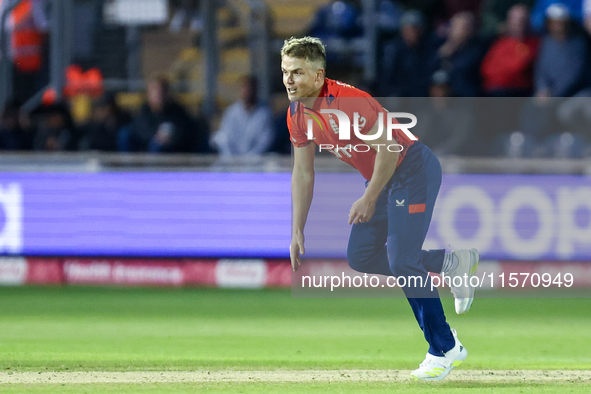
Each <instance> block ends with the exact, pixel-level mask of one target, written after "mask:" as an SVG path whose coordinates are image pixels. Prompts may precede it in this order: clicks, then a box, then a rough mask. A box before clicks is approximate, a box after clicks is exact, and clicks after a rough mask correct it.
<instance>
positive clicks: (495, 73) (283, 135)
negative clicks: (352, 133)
mask: <svg viewBox="0 0 591 394" xmlns="http://www.w3.org/2000/svg"><path fill="white" fill-rule="evenodd" d="M182 4H183V5H185V8H187V9H188V10H193V11H191V12H192V13H191V12H189V11H187V13H186V14H179V13H177V14H175V16H174V17H173V22H174V21H175V18H176V19H179V21H181V22H182V23H186V21H188V20H190V21H193V22H191V23H194V24H196V25H199V23H198V20H199V17H198V13H197V11H194V10H196V9H197V5H196V4H198V2H196V1H183V2H182ZM187 15H192V16H191V17H189V16H187ZM191 18H193V19H191ZM363 18H364V15H363V7H362V6H361V3H360V2H359V1H355V0H333V1H331V2H329V3H327V4H325V5H323V6H321V7H319V9H318V10H317V13H316V15H315V17H314V20H313V22H312V24H311V25H310V26H308V27H307V30H306V31H304V32H303V33H305V34H310V35H314V36H317V37H320V38H322V39H323V40H324V42H325V44H326V45H327V69H328V77H333V78H334V77H337V78H338V73H337V71H338V70H339V68H342V67H343V65H346V67H348V68H355V66H356V65H359V64H362V63H363V62H362V61H360V60H359V57H358V56H356V54H355V51H356V50H357V49H359V42H362V41H360V39H362V38H363V37H364V26H365V24H364V23H363V21H364V20H363ZM374 20H375V23H377V25H378V44H379V45H378V53H377V65H378V66H377V77H376V78H375V80H374V81H363V80H361V79H360V80H358V81H355V80H353V81H350V80H346V82H352V83H356V84H358V85H359V87H361V88H364V89H366V90H369V91H370V92H371V93H372V94H373V95H374V96H379V97H400V98H406V99H405V100H399V101H397V102H394V103H393V105H394V106H395V107H396V108H397V109H401V110H409V111H411V112H413V113H416V114H417V116H418V117H419V119H420V120H421V122H420V123H421V125H420V126H417V129H416V130H415V131H416V134H417V135H418V136H419V138H420V139H421V140H423V141H424V142H425V143H426V144H427V145H429V146H430V147H431V148H432V149H433V150H434V151H436V153H439V154H443V155H445V154H457V155H470V156H473V155H503V156H559V157H583V156H588V155H590V154H591V149H589V148H588V147H591V98H590V97H591V56H590V55H591V0H562V1H561V2H559V3H558V2H555V0H522V1H515V0H422V1H419V0H400V1H394V0H380V1H378V9H377V14H376V15H375V18H374ZM183 21H185V22H183ZM181 22H179V23H181ZM175 23H176V22H175ZM345 59H346V61H345ZM333 70H336V71H333ZM277 95H280V96H282V97H284V96H285V94H284V93H283V92H281V93H278V94H277ZM115 97H116V96H115V95H114V94H105V95H103V96H102V97H100V98H97V99H95V100H94V102H93V103H92V107H91V108H92V109H91V115H90V116H88V117H87V120H86V121H85V122H84V123H79V122H76V121H74V120H73V117H72V115H71V109H70V107H69V105H68V104H67V103H65V102H60V101H57V102H51V103H48V104H45V105H42V106H40V107H39V108H37V109H36V110H35V111H33V112H30V113H26V112H24V111H22V110H21V108H20V103H19V102H12V103H9V104H8V105H7V106H6V107H5V108H4V109H3V111H2V114H1V118H0V149H4V150H40V151H42V150H47V151H78V150H99V151H107V152H109V151H111V152H117V151H119V152H186V153H218V154H220V155H222V156H241V155H260V154H263V153H267V152H276V153H279V154H289V153H290V142H289V134H288V131H287V126H286V122H285V119H286V118H285V115H286V109H287V104H288V103H287V102H286V101H285V98H283V100H279V101H278V102H279V103H280V105H274V103H262V102H261V101H260V100H259V98H258V94H257V81H256V79H255V78H254V77H251V76H245V77H244V78H243V79H242V81H241V90H240V99H239V100H238V101H237V102H236V103H234V104H232V105H230V106H229V107H228V108H226V109H225V110H224V111H223V113H221V114H220V117H219V121H218V122H210V121H211V120H210V119H205V118H203V117H201V116H192V115H190V113H189V111H187V110H186V108H184V107H183V106H182V105H180V104H179V103H178V102H177V101H176V100H175V98H174V94H173V93H172V92H171V88H170V85H169V82H168V81H167V80H166V79H165V78H162V77H158V78H154V79H152V80H150V81H149V82H148V83H147V89H146V100H145V103H144V104H143V105H142V106H141V108H140V109H139V110H138V111H136V112H135V113H133V114H131V113H128V112H126V111H125V110H123V109H122V108H121V107H120V106H119V105H118V104H117V100H116V99H115ZM421 97H422V98H424V97H430V98H431V99H432V100H431V101H428V99H418V98H421ZM472 97H492V98H504V100H505V101H497V103H499V105H495V106H494V107H495V108H494V110H492V109H490V108H488V109H487V108H484V109H482V108H477V107H478V105H479V104H478V103H479V102H478V100H463V98H472ZM413 98H417V100H415V101H413ZM517 98H527V99H525V100H524V99H521V100H518V99H517ZM555 98H562V99H560V100H557V99H555ZM514 99H515V100H518V101H515V100H514ZM487 103H490V102H485V103H484V104H483V105H484V106H487V105H489V104H487ZM487 110H488V112H490V114H488V115H487V114H485V115H484V116H478V111H481V112H482V111H484V112H487ZM481 115H482V114H481ZM487 116H488V118H487ZM499 118H511V119H513V121H512V122H509V123H505V124H503V126H502V127H500V126H499V127H496V126H498V125H499V124H500V123H499V122H498V119H499ZM482 119H485V121H483V120H482ZM487 119H488V120H487Z"/></svg>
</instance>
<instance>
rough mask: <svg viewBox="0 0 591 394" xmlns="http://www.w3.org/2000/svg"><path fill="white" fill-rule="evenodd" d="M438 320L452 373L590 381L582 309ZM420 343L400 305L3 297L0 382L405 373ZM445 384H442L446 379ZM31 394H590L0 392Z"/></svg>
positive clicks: (67, 294) (65, 387)
mask: <svg viewBox="0 0 591 394" xmlns="http://www.w3.org/2000/svg"><path fill="white" fill-rule="evenodd" d="M443 302H444V307H445V309H446V311H447V312H448V313H447V317H448V321H449V322H450V324H451V326H452V327H454V328H456V329H457V331H458V333H459V337H460V339H461V340H462V342H463V343H464V345H465V346H466V348H467V349H468V350H469V352H470V355H469V357H468V359H467V360H466V362H465V363H464V364H463V365H462V366H461V367H460V368H459V369H458V370H457V371H460V370H479V369H498V370H509V369H516V370H589V369H591V300H590V299H585V298H581V299H493V298H488V299H484V298H483V299H477V300H476V301H475V302H474V305H473V308H472V310H471V311H470V313H468V314H466V315H463V316H458V315H456V314H455V313H453V304H452V303H453V300H451V299H444V300H443ZM426 351H427V347H426V343H425V342H424V339H423V337H422V334H421V333H420V331H419V329H418V326H417V324H416V322H415V320H414V317H413V315H412V311H411V309H410V307H409V306H408V304H407V302H406V300H404V299H292V298H291V297H290V293H289V291H286V290H253V291H246V290H217V289H120V288H76V287H68V288H34V287H25V288H0V368H1V371H0V374H3V375H4V376H6V375H7V374H19V373H22V372H35V373H38V372H53V371H204V370H207V371H212V372H213V371H237V370H242V371H244V370H248V371H260V370H263V371H279V372H282V373H288V374H289V372H290V371H303V370H310V369H315V370H400V369H402V370H409V369H414V368H416V367H417V366H418V364H419V363H420V362H421V361H422V360H423V357H424V355H425V352H426ZM455 372H456V371H454V372H452V375H450V377H451V376H453V374H454V373H455ZM1 379H2V378H1V377H0V391H1V392H6V393H16V392H31V393H47V392H65V393H70V392H71V393H78V392H88V393H95V392H101V393H102V392H105V393H122V392H140V393H144V392H145V393H156V392H165V393H172V392H224V393H226V392H228V393H230V392H232V393H233V392H244V393H250V392H255V393H258V392H273V393H274V392H277V393H279V392H301V393H314V392H323V393H327V392H328V393H333V392H334V393H363V392H392V391H397V392H409V393H410V392H441V391H445V392H446V393H447V392H450V393H454V392H458V393H489V392H492V391H494V392H495V393H496V392H500V393H513V392H531V393H554V392H558V391H560V392H571V393H588V392H591V381H589V380H585V379H583V380H572V379H570V380H565V381H554V382H547V383H543V382H532V381H528V382H520V381H517V380H513V381H510V382H506V381H499V382H494V381H486V382H479V381H457V380H454V381H451V380H450V381H444V382H440V383H436V384H425V383H415V382H412V381H410V380H409V381H397V382H385V381H377V382H371V381H368V382H363V381H361V382H359V381H357V382H347V381H338V382H314V381H305V382H257V381H237V382H203V383H200V382H189V383H184V382H182V381H179V382H176V383H166V384H165V383H139V382H138V383H94V384H91V383H88V384H84V383H67V384H65V383H64V384H53V383H52V384H24V383H23V384H9V383H1V382H2V380H1Z"/></svg>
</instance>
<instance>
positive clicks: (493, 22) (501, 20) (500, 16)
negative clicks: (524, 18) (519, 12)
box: [481, 0, 535, 38]
mask: <svg viewBox="0 0 591 394" xmlns="http://www.w3.org/2000/svg"><path fill="white" fill-rule="evenodd" d="M534 3H535V0H518V1H516V0H484V1H483V3H482V10H481V18H482V29H481V33H482V35H483V36H484V37H486V38H489V37H496V36H498V35H506V34H508V32H507V24H506V23H505V21H506V20H505V18H506V17H507V15H508V13H509V10H510V9H511V8H512V7H514V6H516V5H518V4H521V5H523V6H526V7H527V8H528V9H531V7H533V5H534ZM528 18H529V15H528Z"/></svg>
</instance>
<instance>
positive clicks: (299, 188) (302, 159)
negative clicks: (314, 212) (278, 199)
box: [289, 143, 315, 271]
mask: <svg viewBox="0 0 591 394" xmlns="http://www.w3.org/2000/svg"><path fill="white" fill-rule="evenodd" d="M314 147H315V144H313V143H309V144H308V145H306V146H303V147H301V148H298V147H295V146H294V148H293V150H294V163H293V172H292V174H291V201H292V219H291V222H292V230H291V245H290V247H289V255H290V258H291V267H292V269H293V270H294V271H297V269H298V267H299V266H300V265H301V263H302V262H301V260H300V254H304V253H305V249H304V226H305V225H306V219H307V218H308V211H309V210H310V205H311V204H312V196H313V194H314V151H315V148H314Z"/></svg>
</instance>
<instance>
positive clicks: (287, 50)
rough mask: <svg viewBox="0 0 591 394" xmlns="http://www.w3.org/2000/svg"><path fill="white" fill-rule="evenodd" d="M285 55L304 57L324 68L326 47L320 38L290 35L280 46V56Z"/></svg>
mask: <svg viewBox="0 0 591 394" xmlns="http://www.w3.org/2000/svg"><path fill="white" fill-rule="evenodd" d="M286 55H287V56H291V57H296V58H298V59H306V60H307V61H309V62H311V63H317V64H319V65H320V67H321V68H324V69H326V49H325V48H324V44H323V43H322V40H321V39H320V38H317V37H310V36H306V37H302V38H295V37H291V38H290V39H288V40H285V41H284V42H283V47H282V48H281V57H283V56H286Z"/></svg>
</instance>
